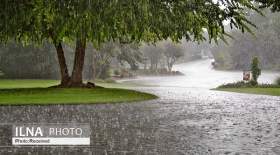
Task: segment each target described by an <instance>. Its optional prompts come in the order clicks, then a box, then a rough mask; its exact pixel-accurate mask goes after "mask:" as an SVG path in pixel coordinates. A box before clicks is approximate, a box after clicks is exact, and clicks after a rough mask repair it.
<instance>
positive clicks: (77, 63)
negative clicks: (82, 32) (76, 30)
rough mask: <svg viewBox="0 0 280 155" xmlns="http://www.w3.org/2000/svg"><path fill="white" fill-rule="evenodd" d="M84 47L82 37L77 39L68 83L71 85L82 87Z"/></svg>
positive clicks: (84, 42)
mask: <svg viewBox="0 0 280 155" xmlns="http://www.w3.org/2000/svg"><path fill="white" fill-rule="evenodd" d="M85 48H86V41H85V40H83V39H77V41H76V50H75V58H74V66H73V71H72V76H71V81H70V85H71V87H82V86H83V85H84V84H83V67H84V60H85Z"/></svg>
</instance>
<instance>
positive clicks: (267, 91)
mask: <svg viewBox="0 0 280 155" xmlns="http://www.w3.org/2000/svg"><path fill="white" fill-rule="evenodd" d="M215 90H220V91H229V92H236V93H248V94H261V95H272V96H280V88H217V89H215Z"/></svg>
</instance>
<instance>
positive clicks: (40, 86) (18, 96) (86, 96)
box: [0, 80, 157, 105]
mask: <svg viewBox="0 0 280 155" xmlns="http://www.w3.org/2000/svg"><path fill="white" fill-rule="evenodd" d="M56 84H58V81H56V80H0V105H28V104H31V105H34V104H40V105H49V104H96V103H117V102H132V101H142V100H150V99H155V98H157V97H156V96H155V95H152V94H148V93H142V92H138V91H134V90H128V89H120V88H112V87H114V85H115V86H116V87H121V86H120V85H121V84H114V83H100V85H102V86H106V87H110V88H94V89H85V88H83V89H79V88H67V89H63V88H48V87H50V86H52V85H56Z"/></svg>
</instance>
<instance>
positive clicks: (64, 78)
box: [55, 43, 70, 86]
mask: <svg viewBox="0 0 280 155" xmlns="http://www.w3.org/2000/svg"><path fill="white" fill-rule="evenodd" d="M55 48H56V53H57V58H58V63H59V67H60V76H61V81H60V85H61V86H67V85H68V83H69V81H70V76H69V73H68V68H67V64H66V60H65V56H64V51H63V47H62V44H61V43H58V44H57V45H55Z"/></svg>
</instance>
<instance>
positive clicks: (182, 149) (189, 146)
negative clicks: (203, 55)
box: [0, 60, 280, 155]
mask: <svg viewBox="0 0 280 155" xmlns="http://www.w3.org/2000/svg"><path fill="white" fill-rule="evenodd" d="M210 62H211V60H201V61H195V62H191V63H186V64H180V65H176V66H175V68H176V70H180V71H181V72H183V73H184V74H185V75H184V76H176V77H139V78H136V79H132V80H131V79H130V80H122V81H120V82H128V83H143V84H145V85H147V86H145V87H144V86H143V87H137V88H134V89H137V90H141V91H145V92H150V93H154V94H156V95H158V96H159V97H160V98H159V99H157V100H151V101H144V102H137V103H121V104H99V105H53V106H2V107H0V121H1V123H3V124H4V125H5V124H6V125H7V124H12V123H16V122H21V123H22V122H26V123H69V122H70V123H73V124H75V123H90V125H91V129H92V131H91V145H90V146H86V147H56V146H53V147H13V146H11V145H10V144H9V143H4V142H3V141H5V140H7V139H8V140H9V138H10V137H7V136H5V135H9V133H10V131H9V130H5V129H1V131H0V133H1V137H0V143H1V149H0V154H1V153H2V154H8V153H10V154H12V153H17V154H18V153H22V154H27V153H29V154H35V153H37V154H93V155H103V154H104V155H189V154H190V155H192V154H193V155H207V154H213V155H216V154H217V155H219V154H225V155H228V154H232V155H237V154H240V155H241V154H242V155H243V154H246V155H249V154H252V155H266V154H267V155H270V154H275V155H277V154H280V97H273V96H265V95H249V94H238V93H230V92H220V91H214V90H210V88H213V87H216V86H218V85H220V84H222V83H227V82H234V81H237V80H240V79H241V78H242V72H225V71H215V70H213V69H211V67H210ZM277 75H279V74H277V73H271V72H270V73H269V72H264V73H263V75H262V76H261V77H260V78H261V79H260V80H261V81H262V82H271V81H273V80H274V78H275V77H276V76H277ZM38 152H39V153H38ZM45 152H47V153H45ZM63 152H64V153H63Z"/></svg>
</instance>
